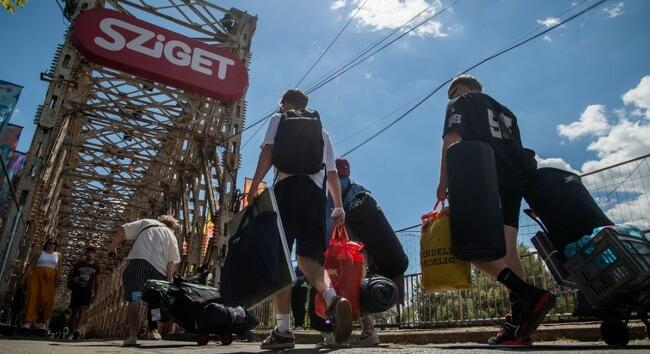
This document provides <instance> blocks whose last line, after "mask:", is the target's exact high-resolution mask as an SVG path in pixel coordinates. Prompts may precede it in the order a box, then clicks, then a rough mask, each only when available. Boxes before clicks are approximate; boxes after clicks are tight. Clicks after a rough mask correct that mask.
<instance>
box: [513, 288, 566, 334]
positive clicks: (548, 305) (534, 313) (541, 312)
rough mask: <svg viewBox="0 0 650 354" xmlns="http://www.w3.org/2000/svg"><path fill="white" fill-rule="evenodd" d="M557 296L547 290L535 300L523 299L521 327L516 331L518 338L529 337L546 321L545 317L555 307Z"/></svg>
mask: <svg viewBox="0 0 650 354" xmlns="http://www.w3.org/2000/svg"><path fill="white" fill-rule="evenodd" d="M555 299H556V296H555V295H554V294H553V293H551V292H549V291H546V290H541V289H540V292H539V293H538V295H537V296H535V298H533V299H522V314H521V318H520V319H519V326H518V327H517V329H516V331H515V337H516V338H526V337H529V336H530V335H531V334H532V333H533V332H535V330H536V329H537V327H539V324H540V323H542V321H543V320H544V316H546V314H547V313H548V312H549V311H550V310H551V309H552V308H553V305H555Z"/></svg>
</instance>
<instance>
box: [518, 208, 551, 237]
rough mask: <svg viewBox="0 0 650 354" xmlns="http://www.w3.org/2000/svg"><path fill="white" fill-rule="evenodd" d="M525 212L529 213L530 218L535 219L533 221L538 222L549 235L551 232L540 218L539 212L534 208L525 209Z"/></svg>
mask: <svg viewBox="0 0 650 354" xmlns="http://www.w3.org/2000/svg"><path fill="white" fill-rule="evenodd" d="M524 214H526V215H528V217H529V218H531V219H533V221H534V222H535V223H537V225H539V227H541V228H542V231H544V233H546V234H547V235H548V234H549V232H548V230H547V229H546V226H544V223H543V222H542V220H540V219H539V218H538V217H537V214H535V212H534V211H533V209H524Z"/></svg>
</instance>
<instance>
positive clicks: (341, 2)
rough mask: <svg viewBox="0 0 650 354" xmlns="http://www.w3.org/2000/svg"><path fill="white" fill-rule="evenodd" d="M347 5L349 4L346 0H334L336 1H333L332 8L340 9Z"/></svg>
mask: <svg viewBox="0 0 650 354" xmlns="http://www.w3.org/2000/svg"><path fill="white" fill-rule="evenodd" d="M345 5H347V1H346V0H336V1H334V3H332V6H330V9H332V10H338V9H341V8H344V7H345Z"/></svg>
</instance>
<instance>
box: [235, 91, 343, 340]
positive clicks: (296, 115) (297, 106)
mask: <svg viewBox="0 0 650 354" xmlns="http://www.w3.org/2000/svg"><path fill="white" fill-rule="evenodd" d="M307 102H308V98H307V95H305V94H304V93H303V92H302V91H300V90H298V89H290V90H287V91H286V92H285V93H284V94H283V95H282V99H281V100H280V112H278V113H276V114H274V115H273V116H272V117H271V121H270V122H269V126H268V129H267V131H266V135H265V137H264V141H263V143H262V146H261V148H262V151H261V152H260V157H259V160H258V163H257V169H256V170H255V176H254V177H253V181H252V183H251V188H250V191H251V192H249V194H248V202H249V204H251V203H253V201H254V199H255V197H256V196H257V189H258V188H257V187H258V185H259V184H260V183H261V182H262V179H263V178H264V176H265V175H266V173H267V172H268V171H269V170H270V169H271V166H273V167H275V172H276V175H275V180H276V183H275V187H274V193H275V198H276V200H277V203H278V208H279V211H280V218H281V219H282V225H283V228H284V231H285V235H286V238H287V244H288V245H289V248H292V247H293V241H294V240H295V241H296V254H297V259H298V266H299V267H300V269H301V270H302V271H303V272H304V273H305V277H306V278H307V280H308V281H309V283H310V284H311V285H312V286H313V287H314V288H315V289H316V291H317V292H318V294H320V295H322V296H323V298H324V299H325V302H326V304H327V307H328V315H329V316H330V317H331V320H332V321H333V323H334V336H335V339H336V341H337V342H339V343H340V342H343V341H345V340H347V339H348V338H349V337H350V334H351V333H352V307H351V304H350V302H349V301H348V300H347V299H345V298H344V297H341V296H338V295H337V294H336V291H335V290H334V288H333V287H332V286H331V281H330V279H329V276H328V275H327V273H325V271H324V269H323V253H324V251H325V249H326V244H325V235H324V232H325V219H324V218H323V215H324V214H325V205H326V203H327V197H326V192H325V186H326V185H327V187H328V188H329V191H330V193H331V194H332V195H333V196H334V206H335V208H334V210H333V211H332V213H331V218H332V222H333V223H334V224H335V225H340V224H342V223H344V221H345V211H343V207H342V202H341V186H340V185H339V180H338V177H337V174H336V166H335V164H334V153H333V150H332V142H331V141H330V137H329V134H328V133H327V132H326V131H325V130H324V129H323V128H322V124H321V121H320V116H319V114H318V112H316V111H314V110H310V109H307ZM290 303H291V287H288V288H285V289H283V290H281V291H279V292H278V293H276V294H274V295H273V306H274V312H275V316H276V326H275V328H274V329H273V330H272V331H271V334H270V335H269V337H268V338H266V339H265V340H264V341H263V342H262V345H261V348H262V349H290V348H294V347H295V337H294V335H293V333H292V332H291V329H290V324H289V311H290Z"/></svg>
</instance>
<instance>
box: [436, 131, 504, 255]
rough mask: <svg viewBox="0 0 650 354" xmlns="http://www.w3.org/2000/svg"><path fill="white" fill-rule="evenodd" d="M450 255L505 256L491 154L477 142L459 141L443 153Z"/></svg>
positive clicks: (488, 149)
mask: <svg viewBox="0 0 650 354" xmlns="http://www.w3.org/2000/svg"><path fill="white" fill-rule="evenodd" d="M447 180H448V184H449V185H448V192H449V197H448V198H449V221H450V227H451V244H452V247H451V248H452V252H453V253H454V256H456V257H457V258H458V259H462V260H464V261H493V260H497V259H500V258H503V257H504V256H505V255H506V243H505V235H504V233H503V214H502V213H501V205H500V201H499V200H500V199H499V186H498V183H497V182H498V180H497V172H496V165H495V160H494V151H492V147H490V145H488V144H486V143H484V142H481V141H471V140H468V141H465V140H464V141H461V142H458V143H456V144H453V145H451V146H450V147H449V149H448V150H447Z"/></svg>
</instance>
